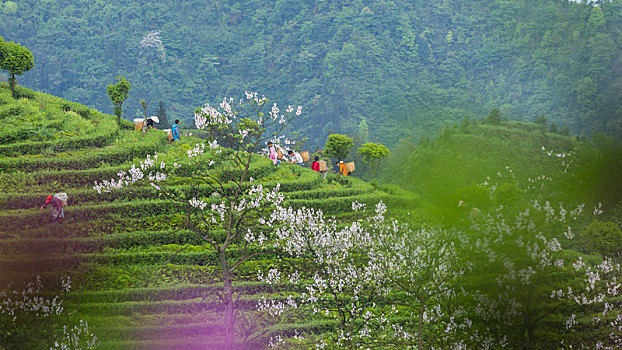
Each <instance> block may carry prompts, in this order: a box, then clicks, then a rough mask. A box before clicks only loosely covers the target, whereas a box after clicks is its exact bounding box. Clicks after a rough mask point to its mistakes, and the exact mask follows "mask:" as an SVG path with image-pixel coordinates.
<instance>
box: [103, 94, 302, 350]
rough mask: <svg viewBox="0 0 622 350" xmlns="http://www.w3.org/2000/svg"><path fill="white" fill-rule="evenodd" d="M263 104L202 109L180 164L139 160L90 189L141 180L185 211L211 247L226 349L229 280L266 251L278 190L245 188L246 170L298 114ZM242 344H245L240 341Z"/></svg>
mask: <svg viewBox="0 0 622 350" xmlns="http://www.w3.org/2000/svg"><path fill="white" fill-rule="evenodd" d="M268 102H269V101H268V99H267V98H265V97H259V96H258V94H257V93H248V92H247V93H246V95H245V98H243V99H240V100H234V99H233V98H229V99H224V100H223V101H222V103H220V105H219V106H218V107H212V106H210V105H208V104H206V105H205V106H203V107H201V108H200V109H199V110H198V111H197V113H195V115H194V119H195V124H196V127H197V128H198V129H201V130H206V131H207V132H208V135H209V137H208V142H207V143H206V144H197V145H196V146H195V147H194V148H193V149H191V150H188V160H187V161H186V162H180V164H178V163H174V164H172V165H170V164H169V165H167V164H166V163H165V162H163V161H158V156H157V155H155V156H153V157H151V156H147V158H146V159H145V160H144V161H142V162H140V164H139V165H138V166H136V165H134V166H132V168H131V169H129V170H128V171H127V172H120V173H119V174H118V177H117V178H116V179H111V180H105V181H103V182H101V183H98V182H96V183H95V187H94V188H95V189H96V190H97V191H98V192H101V191H111V190H115V189H119V188H123V187H125V186H129V185H131V184H132V183H135V182H143V181H144V182H148V183H150V184H151V185H152V186H153V187H155V188H156V189H158V190H159V191H161V193H162V195H163V196H164V197H166V198H169V199H170V200H172V201H174V202H177V203H179V204H180V205H183V206H184V207H185V208H186V209H187V215H188V216H187V218H188V219H187V227H188V228H189V229H190V230H192V231H194V232H195V233H196V234H197V235H198V236H199V237H201V238H203V239H204V240H205V242H206V243H207V244H208V245H209V246H211V247H212V248H213V251H214V252H215V254H216V255H217V258H218V262H219V264H220V267H221V273H222V274H221V277H222V282H223V288H222V290H221V292H220V293H219V298H220V300H221V301H222V305H223V307H224V317H223V323H224V324H223V325H224V334H225V343H226V346H227V347H228V348H232V347H234V346H235V343H236V336H235V333H236V319H238V318H239V317H238V316H239V315H238V314H239V312H240V311H241V310H239V309H238V308H236V302H237V300H238V299H239V297H240V295H238V296H237V298H235V299H234V292H233V278H234V273H235V271H236V270H237V269H238V267H239V266H240V265H241V264H243V263H244V262H246V261H248V260H250V259H252V258H254V257H255V256H257V255H259V254H262V253H265V252H266V249H265V247H266V242H267V241H268V240H269V239H270V237H271V232H272V231H273V228H272V227H270V226H269V225H268V222H267V221H266V220H265V219H264V218H267V217H270V216H271V215H272V212H273V211H274V210H275V208H276V207H277V206H279V205H280V204H281V203H282V201H283V195H282V194H280V193H279V185H277V186H275V187H274V188H271V189H267V188H264V187H263V186H262V185H254V184H253V179H252V177H251V173H250V172H251V169H250V168H251V164H252V163H253V158H254V157H256V153H258V152H260V151H262V148H263V146H264V144H265V142H266V141H268V140H277V139H278V138H279V137H280V134H281V133H282V132H283V130H284V129H285V127H286V126H287V124H288V123H289V121H291V120H292V119H293V118H295V117H296V116H299V115H300V114H301V111H302V107H300V106H298V107H297V108H294V107H293V106H289V107H287V108H286V110H285V111H284V112H282V111H281V110H280V109H279V108H278V107H277V105H276V103H273V104H272V106H268ZM221 145H222V146H221ZM216 165H217V166H216ZM171 179H174V180H175V181H180V180H181V181H182V182H184V183H191V184H192V186H191V188H190V190H188V191H186V192H183V191H179V190H178V189H174V188H172V187H170V186H166V183H167V180H171ZM233 247H236V249H231V248H233ZM244 338H245V339H247V340H248V339H249V337H248V335H246V336H245V337H244Z"/></svg>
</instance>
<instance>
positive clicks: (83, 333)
mask: <svg viewBox="0 0 622 350" xmlns="http://www.w3.org/2000/svg"><path fill="white" fill-rule="evenodd" d="M97 346H98V341H97V337H96V336H95V334H93V333H92V332H91V331H90V330H89V324H88V323H87V322H86V321H84V320H80V323H79V324H78V325H76V326H74V327H71V328H69V327H67V326H63V334H62V335H61V336H60V337H57V339H56V340H55V341H54V346H52V347H50V350H89V349H96V348H97Z"/></svg>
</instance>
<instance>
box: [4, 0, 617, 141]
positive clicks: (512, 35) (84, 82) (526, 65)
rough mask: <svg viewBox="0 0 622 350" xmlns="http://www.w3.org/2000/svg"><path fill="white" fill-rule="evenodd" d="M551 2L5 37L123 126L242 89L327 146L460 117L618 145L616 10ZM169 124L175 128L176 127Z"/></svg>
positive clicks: (99, 9)
mask: <svg viewBox="0 0 622 350" xmlns="http://www.w3.org/2000/svg"><path fill="white" fill-rule="evenodd" d="M588 3H593V2H592V1H589V2H588V1H584V2H579V1H567V0H564V1H557V0H537V1H522V0H511V1H505V0H503V1H502V0H495V1H486V2H474V1H466V0H445V1H422V0H417V1H406V0H385V1H370V2H363V1H326V0H317V1H303V0H277V1H267V2H266V1H258V0H243V1H242V0H236V1H232V2H231V1H229V2H227V3H222V2H218V1H209V2H205V1H197V0H184V1H177V2H175V3H174V4H173V3H170V2H166V1H149V2H137V1H121V2H117V3H114V4H113V3H109V2H106V1H84V0H72V1H68V2H64V3H62V4H60V3H54V2H48V1H32V0H30V1H3V4H0V35H2V36H3V37H4V38H5V39H6V40H10V41H15V42H19V43H21V44H23V45H24V46H26V47H28V48H29V49H30V50H31V51H32V52H33V54H34V56H35V61H36V63H35V67H34V69H32V70H31V71H29V72H27V73H25V74H24V76H23V77H20V81H21V82H23V84H24V85H25V86H28V87H31V88H34V89H37V90H39V91H44V92H47V93H52V94H54V95H57V96H62V97H64V98H66V99H69V100H74V101H81V102H82V103H84V104H86V105H89V106H93V107H96V108H97V109H99V110H102V111H107V112H112V106H111V104H110V102H109V100H108V98H107V96H106V93H105V92H106V86H107V85H108V84H111V83H112V82H113V81H114V77H115V76H117V75H123V76H124V77H126V78H127V79H128V80H129V81H130V82H131V84H132V89H131V91H130V96H129V98H128V101H127V102H126V104H125V111H126V116H127V117H128V118H132V117H135V116H140V115H142V110H141V108H140V105H139V101H140V100H142V99H146V100H147V102H148V106H149V107H148V109H149V112H150V113H152V114H153V113H155V111H156V109H157V107H158V105H159V102H160V101H163V102H164V105H165V107H166V108H167V110H168V111H169V113H170V115H171V116H173V117H174V118H179V119H181V120H183V121H185V122H191V119H192V112H193V110H194V108H195V107H197V106H199V105H203V104H204V103H206V102H210V103H213V102H216V101H220V100H221V98H222V97H224V96H229V95H231V94H232V93H233V92H237V91H243V90H245V89H246V90H259V91H270V93H271V95H272V96H275V97H276V98H277V99H278V100H283V101H291V103H296V104H300V105H304V107H305V113H306V115H307V117H306V118H305V119H301V120H300V121H298V122H297V125H296V126H297V129H298V130H300V131H302V132H303V133H304V134H305V135H307V136H308V137H310V142H311V143H312V144H314V145H318V146H319V145H322V144H323V143H324V141H325V139H326V136H327V135H328V134H330V133H334V132H339V133H352V132H354V131H355V130H356V127H357V125H358V124H359V122H360V120H361V118H362V117H365V118H367V121H368V123H369V126H370V139H372V140H379V141H382V142H383V143H385V144H389V145H394V144H396V143H397V142H398V141H399V140H400V139H402V138H407V137H421V136H423V135H426V134H429V133H436V132H437V131H438V130H439V129H440V128H441V127H442V125H444V123H445V122H447V121H457V120H459V119H460V118H462V116H463V115H464V114H465V113H468V114H469V115H471V116H472V117H480V116H483V115H486V114H487V113H488V111H489V110H491V109H492V108H496V107H498V108H501V109H502V112H503V113H504V114H505V115H508V116H511V117H512V118H514V119H516V120H522V121H533V120H535V119H536V118H537V117H538V116H546V118H547V120H548V121H549V122H554V123H556V124H557V127H562V126H563V125H567V126H569V127H570V129H571V131H572V132H573V133H575V134H580V133H584V134H585V135H590V134H591V132H592V131H594V130H596V131H603V132H608V133H613V134H616V135H621V130H622V129H621V127H620V123H619V115H620V113H621V104H620V99H619V96H620V95H621V94H622V80H621V79H622V70H620V67H622V64H620V63H621V60H622V2H621V1H620V0H612V1H598V2H597V3H598V6H594V5H591V4H588ZM174 118H173V120H174Z"/></svg>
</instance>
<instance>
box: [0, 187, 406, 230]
mask: <svg viewBox="0 0 622 350" xmlns="http://www.w3.org/2000/svg"><path fill="white" fill-rule="evenodd" d="M218 200H219V199H218V198H209V199H206V202H207V203H212V202H213V203H215V202H217V201H218ZM380 200H382V201H383V202H384V203H385V204H386V205H387V206H388V207H392V206H394V207H401V206H406V205H408V206H411V207H414V206H416V203H415V202H414V201H416V200H417V198H416V197H412V198H411V197H404V196H394V195H389V194H387V193H384V192H379V191H376V192H372V193H367V194H362V195H356V196H346V197H329V198H322V199H288V200H286V201H285V203H284V205H285V206H292V207H294V208H302V207H307V208H315V209H321V210H322V211H323V212H324V213H325V214H328V215H333V214H338V213H340V212H346V211H351V210H352V202H353V201H358V202H359V203H366V204H368V206H369V207H370V209H373V208H371V206H374V205H376V203H378V202H379V201H380ZM187 208H189V204H185V203H184V204H182V203H175V202H171V201H167V200H140V201H134V202H121V203H115V202H113V203H105V204H93V205H84V206H68V207H66V208H65V222H66V223H74V222H82V221H89V220H92V219H94V218H103V217H106V215H108V214H121V215H123V217H124V218H141V217H151V216H158V215H161V214H163V213H180V212H183V210H184V209H187ZM49 222H50V214H49V213H43V212H41V211H39V210H33V209H31V210H26V211H21V212H20V211H18V212H8V213H7V212H5V213H0V230H1V231H3V232H18V231H22V230H24V229H29V228H33V227H37V226H41V225H44V224H46V223H49Z"/></svg>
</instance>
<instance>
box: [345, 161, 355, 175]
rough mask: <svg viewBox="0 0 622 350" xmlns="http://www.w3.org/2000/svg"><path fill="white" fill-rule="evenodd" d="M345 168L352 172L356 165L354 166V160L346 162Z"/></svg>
mask: <svg viewBox="0 0 622 350" xmlns="http://www.w3.org/2000/svg"><path fill="white" fill-rule="evenodd" d="M346 169H347V170H348V172H349V173H353V172H354V171H355V170H356V167H355V166H354V162H348V163H346Z"/></svg>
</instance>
